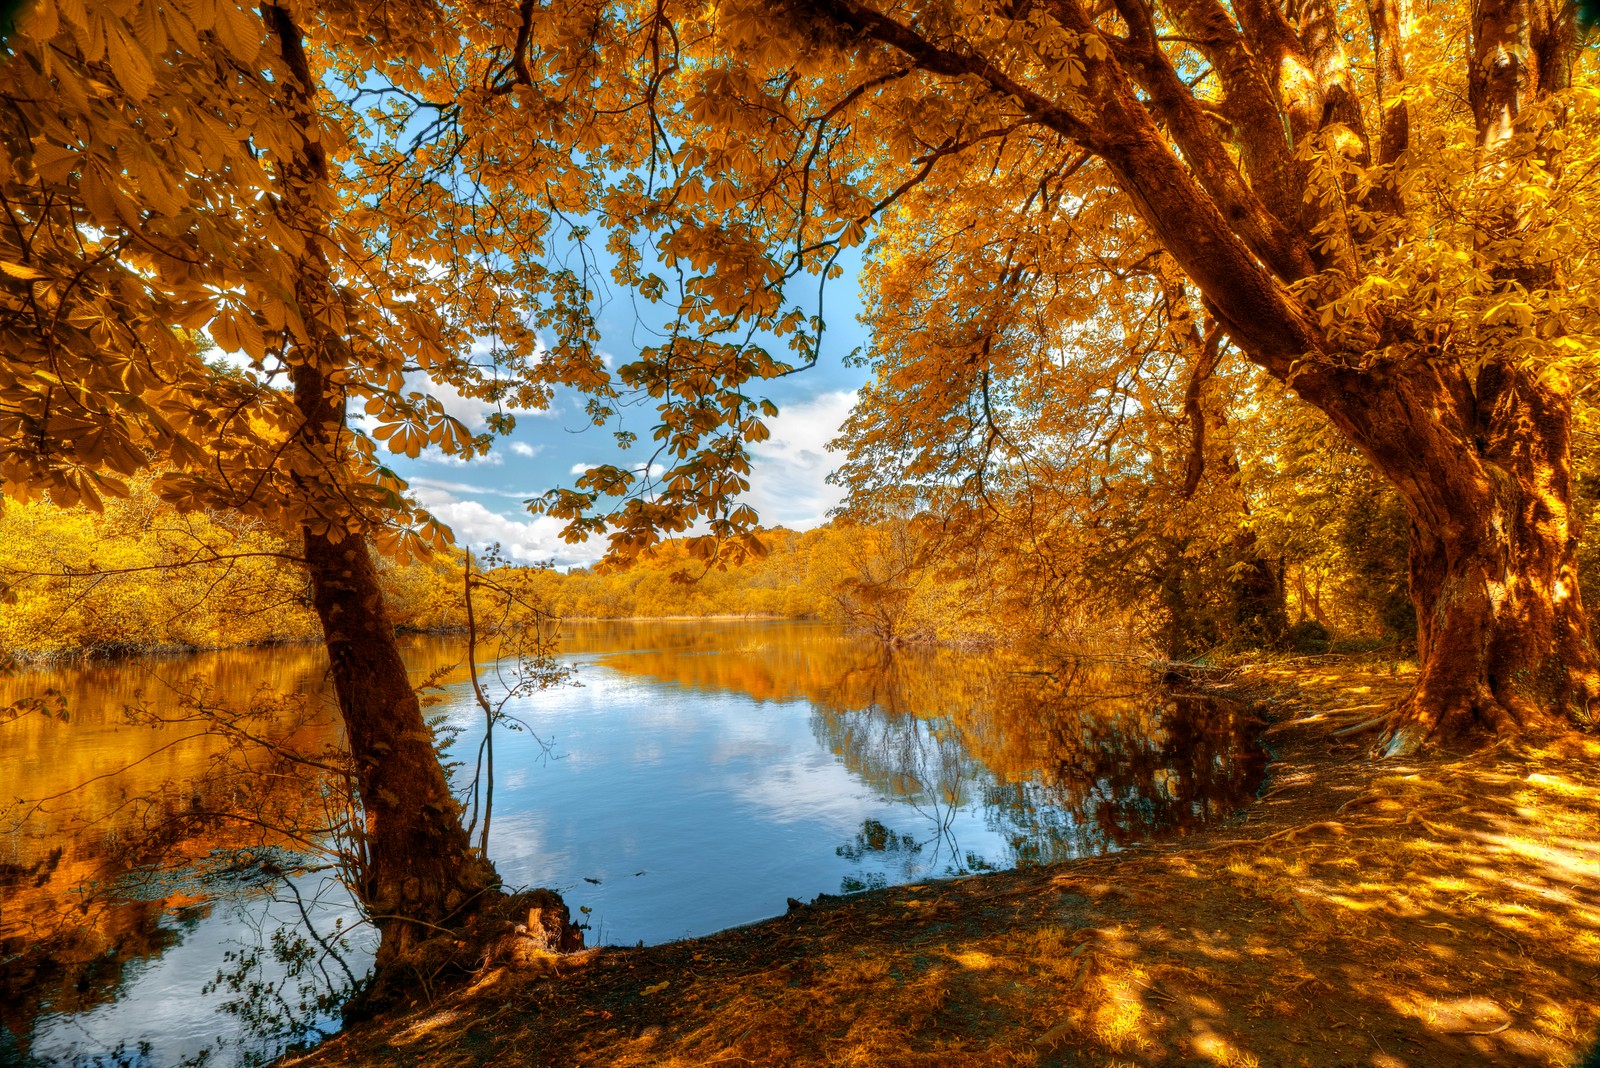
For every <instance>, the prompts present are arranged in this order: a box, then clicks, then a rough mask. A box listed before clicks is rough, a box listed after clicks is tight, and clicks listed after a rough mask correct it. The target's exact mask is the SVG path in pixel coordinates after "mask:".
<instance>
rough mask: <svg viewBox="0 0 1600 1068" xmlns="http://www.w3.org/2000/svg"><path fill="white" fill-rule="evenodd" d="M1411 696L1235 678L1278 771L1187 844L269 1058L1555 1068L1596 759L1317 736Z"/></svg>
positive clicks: (1586, 962)
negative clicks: (1435, 754)
mask: <svg viewBox="0 0 1600 1068" xmlns="http://www.w3.org/2000/svg"><path fill="white" fill-rule="evenodd" d="M1408 682H1409V680H1408V679H1406V678H1405V677H1404V676H1403V675H1395V674H1393V673H1391V670H1390V668H1389V666H1388V665H1367V666H1361V665H1351V664H1340V663H1318V662H1316V661H1302V662H1298V663H1290V664H1278V665H1272V664H1265V665H1261V666H1257V667H1254V668H1250V669H1247V670H1245V671H1243V672H1241V673H1240V675H1239V676H1238V677H1236V678H1235V679H1234V680H1233V681H1232V683H1231V687H1232V689H1233V691H1234V692H1235V693H1236V694H1238V695H1239V696H1241V697H1243V698H1245V699H1248V700H1251V701H1253V702H1255V703H1256V704H1257V707H1258V708H1259V709H1260V710H1261V713H1262V715H1263V718H1264V719H1265V720H1266V721H1268V724H1269V725H1266V726H1265V735H1264V737H1265V741H1266V742H1267V744H1268V745H1270V746H1271V748H1272V750H1273V754H1274V758H1275V762H1274V764H1273V765H1272V767H1271V768H1270V770H1269V778H1268V781H1267V784H1266V785H1265V787H1264V788H1263V796H1262V799H1261V801H1260V802H1258V803H1257V804H1255V805H1253V806H1252V807H1250V808H1249V809H1248V810H1246V811H1244V812H1242V813H1241V814H1239V815H1238V816H1236V817H1235V818H1234V819H1233V820H1231V821H1229V823H1227V824H1225V825H1223V826H1220V827H1216V828H1213V829H1211V830H1208V831H1206V832H1204V833H1201V834H1196V835H1193V836H1191V837H1189V838H1186V839H1182V840H1179V841H1176V842H1166V843H1161V844H1157V845H1152V846H1147V847H1142V848H1138V849H1133V850H1129V851H1127V852H1124V853H1121V854H1116V855H1112V856H1106V857H1098V858H1092V859H1086V860H1080V861H1074V862H1070V863H1066V864H1061V865H1055V866H1051V867H1045V868H1035V869H1029V870H1023V871H1015V872H1003V873H998V874H989V875H983V876H978V877H974V878H967V879H961V880H955V881H949V882H929V883H926V884H922V885H919V886H909V887H890V888H888V889H885V890H880V891H875V892H871V893H866V894H861V895H858V896H852V897H849V898H843V899H828V900H824V901H821V902H819V903H816V904H812V905H804V906H800V907H798V908H795V909H792V910H791V912H790V914H789V915H788V916H783V917H779V918H776V919H773V920H769V921H766V922H764V923H760V924H756V925H753V926H750V927H744V928H738V929H735V930H731V931H725V932H722V933H720V934H716V935H712V936H709V937H706V938H701V939H694V940H690V941H684V942H675V943H669V944H666V945H660V946H652V947H647V948H640V949H618V948H609V947H608V948H605V949H601V950H598V951H589V952H586V953H583V954H578V955H574V956H572V957H567V958H560V959H558V960H555V961H546V962H544V963H543V965H542V966H540V967H535V968H531V969H526V968H525V969H521V970H513V969H506V968H496V969H492V970H489V971H487V972H485V973H482V974H481V975H480V976H479V977H478V979H477V981H476V982H475V983H474V984H473V985H471V986H469V987H466V988H462V989H457V990H453V991H447V992H446V991H435V992H434V1000H433V1001H432V1003H431V1004H429V1005H427V1006H425V1007H421V1008H415V1009H412V1010H409V1011H406V1012H400V1013H394V1014H391V1015H389V1016H387V1017H383V1018H379V1019H377V1020H374V1021H369V1022H367V1023H365V1024H362V1025H359V1026H357V1027H355V1028H353V1029H352V1030H350V1031H349V1032H347V1033H345V1034H343V1035H340V1036H338V1037H336V1038H334V1039H332V1040H330V1041H329V1042H327V1043H325V1044H324V1045H323V1046H322V1047H320V1048H319V1049H317V1050H315V1051H313V1052H312V1053H311V1054H309V1055H306V1056H304V1057H301V1058H298V1059H293V1060H290V1061H288V1062H286V1063H288V1064H293V1065H297V1066H306V1068H309V1066H312V1065H316V1066H335V1065H342V1066H351V1068H367V1066H372V1068H376V1066H378V1065H384V1066H388V1065H428V1066H440V1068H444V1066H467V1065H485V1064H494V1063H505V1064H518V1065H551V1066H557V1065H560V1066H567V1065H616V1066H632V1065H640V1066H642V1065H661V1066H679V1065H681V1066H689V1065H695V1066H699V1065H716V1064H723V1065H730V1066H731V1065H761V1066H769V1065H770V1066H774V1068H778V1066H791V1065H792V1066H800V1065H863V1066H869V1065H870V1066H885V1068H899V1066H903V1068H912V1066H930V1068H931V1066H934V1065H972V1066H989V1065H996V1066H998V1065H1036V1066H1046V1065H1105V1066H1110V1065H1158V1064H1214V1065H1227V1066H1241V1068H1242V1066H1247V1065H1263V1066H1278V1065H1305V1066H1317V1068H1323V1066H1336V1065H1351V1066H1354V1065H1363V1066H1373V1068H1395V1066H1399V1065H1418V1066H1439V1068H1445V1066H1457V1065H1478V1064H1483V1065H1491V1064H1492V1065H1529V1066H1533V1065H1539V1066H1550V1065H1563V1066H1564V1065H1571V1064H1575V1063H1578V1060H1579V1058H1580V1057H1581V1056H1582V1055H1584V1054H1586V1053H1588V1052H1589V1049H1590V1046H1591V1045H1592V1044H1593V1043H1594V1042H1595V1033H1596V1026H1597V1023H1600V981H1597V975H1596V964H1595V962H1596V960H1597V959H1600V843H1597V841H1596V838H1597V835H1600V830H1597V828H1600V803H1597V800H1596V799H1597V798H1600V771H1597V764H1600V741H1597V740H1596V739H1594V738H1593V737H1570V738H1565V739H1561V740H1559V741H1557V742H1554V743H1549V744H1547V745H1545V746H1543V747H1542V748H1537V749H1536V748H1531V747H1522V748H1513V747H1500V748H1496V749H1492V750H1488V751H1485V752H1482V753H1478V754H1474V755H1471V756H1468V757H1465V758H1461V757H1454V758H1451V757H1439V758H1431V759H1427V760H1420V761H1413V762H1407V763H1404V764H1398V763H1387V764H1373V763H1370V762H1367V761H1365V760H1363V759H1362V756H1363V753H1364V750H1363V749H1362V748H1360V747H1359V744H1358V743H1360V742H1361V741H1362V740H1363V736H1361V735H1354V736H1350V737H1347V738H1338V737H1333V736H1332V735H1333V732H1334V731H1336V730H1339V729H1342V728H1344V727H1348V726H1355V725H1359V724H1360V723H1362V722H1363V721H1365V720H1366V719H1369V718H1370V717H1371V715H1372V710H1373V709H1374V708H1375V707H1376V706H1380V705H1381V704H1383V703H1384V702H1386V701H1389V700H1392V699H1394V698H1395V697H1398V696H1399V695H1400V694H1401V693H1403V692H1404V690H1405V689H1406V687H1407V685H1408ZM706 892H707V893H708V894H714V893H716V892H717V889H716V886H715V884H714V883H708V885H707V887H706ZM1585 1063H1588V1062H1585Z"/></svg>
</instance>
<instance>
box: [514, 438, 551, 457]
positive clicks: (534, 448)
mask: <svg viewBox="0 0 1600 1068" xmlns="http://www.w3.org/2000/svg"><path fill="white" fill-rule="evenodd" d="M509 448H510V449H511V451H512V452H513V453H515V454H516V455H518V456H524V457H533V456H537V455H539V453H540V452H542V451H544V446H543V445H529V444H528V443H527V442H526V441H513V442H512V443H511V445H510V446H509Z"/></svg>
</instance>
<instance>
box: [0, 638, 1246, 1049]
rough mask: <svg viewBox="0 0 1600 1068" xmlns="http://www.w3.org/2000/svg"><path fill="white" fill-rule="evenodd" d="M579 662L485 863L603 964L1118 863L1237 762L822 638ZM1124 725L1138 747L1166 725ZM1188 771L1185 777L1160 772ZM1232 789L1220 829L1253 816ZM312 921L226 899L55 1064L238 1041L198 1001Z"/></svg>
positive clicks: (528, 758) (610, 651) (513, 749)
mask: <svg viewBox="0 0 1600 1068" xmlns="http://www.w3.org/2000/svg"><path fill="white" fill-rule="evenodd" d="M569 648H571V649H572V650H573V651H572V652H570V653H568V654H567V659H569V660H571V661H573V662H576V663H577V664H579V675H578V678H579V681H580V682H581V685H579V686H563V687H558V688H556V689H553V690H549V691H546V692H543V693H539V694H535V695H533V696H531V697H527V698H523V699H519V700H517V701H515V702H513V703H512V704H511V705H509V706H508V707H507V709H506V711H507V712H508V713H509V714H511V715H512V716H514V717H516V718H518V719H520V720H522V721H523V722H525V723H526V724H527V725H528V726H529V727H530V728H531V730H532V732H533V733H532V734H530V733H518V732H513V731H505V732H497V734H496V738H495V794H494V811H493V823H492V833H491V842H490V851H491V854H492V856H493V858H494V860H495V862H496V864H497V865H498V867H499V870H500V872H501V875H502V876H503V877H504V879H505V880H506V882H507V883H508V884H510V885H513V886H516V885H530V886H550V887H554V888H556V889H558V890H560V891H561V892H562V893H563V895H564V896H565V897H566V900H567V902H568V904H569V905H570V906H571V908H572V910H573V915H574V918H575V919H578V920H583V919H585V916H584V914H583V913H582V912H581V911H580V909H581V908H583V907H587V908H588V909H590V910H591V912H590V913H589V915H588V916H587V920H588V922H589V923H590V924H591V930H590V932H589V941H590V943H591V944H597V943H613V944H631V943H633V942H636V941H640V940H643V941H645V942H659V941H665V940H670V939H674V938H680V937H685V936H691V935H698V934H705V933H708V932H711V931H714V930H718V929H721V928H725V927H729V926H734V925H737V924H742V923H747V922H750V921H754V920H758V919H761V918H763V917H767V916H772V915H776V914H779V913H781V912H783V911H784V909H785V902H786V899H787V898H789V897H795V898H800V899H802V900H809V899H810V898H812V897H814V896H815V895H817V894H819V893H839V892H840V891H841V890H842V889H854V888H859V887H862V886H872V885H883V884H884V883H894V882H912V881H917V880H919V879H923V878H930V877H942V876H945V875H950V874H959V873H961V872H964V871H968V870H981V869H983V868H988V867H1007V866H1011V865H1013V864H1015V863H1018V862H1019V861H1020V862H1024V863H1026V862H1032V861H1037V860H1051V859H1059V858H1062V857H1065V856H1071V855H1078V854H1081V853H1084V852H1090V851H1103V850H1105V849H1108V848H1115V846H1116V844H1117V843H1126V842H1128V841H1134V840H1138V839H1140V838H1143V837H1147V836H1148V834H1149V833H1150V832H1151V831H1152V830H1153V829H1156V828H1157V827H1159V826H1160V825H1161V824H1162V823H1163V822H1170V821H1171V820H1172V819H1174V818H1176V819H1178V820H1179V821H1181V820H1182V819H1183V818H1184V817H1183V816H1182V812H1184V811H1195V810H1197V807H1198V808H1199V809H1204V808H1206V807H1207V806H1208V805H1212V802H1211V801H1209V800H1207V799H1206V795H1204V792H1203V788H1204V784H1202V791H1201V793H1200V794H1196V788H1195V786H1194V784H1195V783H1196V782H1198V781H1199V780H1202V779H1207V780H1209V779H1211V778H1215V772H1208V771H1206V770H1204V769H1206V768H1212V767H1216V766H1221V765H1229V763H1230V762H1229V761H1228V760H1226V759H1222V760H1221V765H1219V764H1218V759H1219V757H1218V756H1216V755H1215V754H1213V752H1211V751H1210V749H1209V748H1208V747H1207V746H1204V745H1200V746H1198V747H1194V746H1191V745H1190V744H1189V742H1188V741H1186V740H1184V739H1179V742H1180V744H1178V745H1177V746H1176V747H1173V746H1171V745H1167V744H1166V743H1163V744H1161V745H1151V744H1149V743H1147V742H1144V741H1140V740H1137V739H1136V740H1134V741H1132V742H1130V735H1129V728H1128V727H1127V726H1126V725H1125V726H1123V727H1119V728H1118V730H1120V731H1121V733H1119V734H1114V735H1113V736H1111V741H1110V742H1104V741H1093V740H1091V741H1089V742H1085V741H1083V739H1085V738H1089V737H1090V736H1091V735H1094V733H1095V732H1094V730H1091V729H1090V728H1089V727H1086V726H1085V722H1086V721H1085V720H1084V718H1083V717H1082V715H1081V714H1080V712H1077V711H1073V710H1072V709H1071V708H1070V707H1068V706H1070V705H1071V701H1067V702H1065V704H1063V703H1062V702H1061V701H1059V700H1054V699H1053V700H1054V703H1053V704H1050V705H1049V708H1057V707H1058V706H1059V707H1063V708H1066V709H1067V710H1066V711H1065V712H1050V711H1048V709H1047V708H1046V707H1044V706H1042V705H1041V704H1040V702H1039V700H1038V699H1037V698H1036V697H1035V696H1030V695H1029V694H1027V693H1023V694H1021V696H1020V697H1018V696H1017V695H1015V694H1013V695H1012V697H1011V698H1010V700H1012V701H1013V702H1014V703H1015V702H1016V701H1020V704H1018V705H1017V707H1014V708H1010V709H1003V708H1002V707H1001V706H1002V705H1003V704H1004V700H1003V699H1002V698H999V697H996V696H995V693H996V692H999V691H994V692H991V691H990V690H986V689H985V686H987V685H988V684H987V683H985V682H983V681H982V680H983V679H984V678H985V677H986V676H985V672H984V671H983V670H980V668H982V667H983V666H984V665H985V664H986V663H987V662H986V661H985V660H984V659H983V658H979V657H974V656H968V655H964V654H952V653H938V654H931V653H930V654H895V655H893V656H890V655H889V654H886V653H884V652H883V651H882V650H880V649H879V648H878V647H876V646H874V645H871V644H870V643H864V642H860V641H856V640H853V639H848V638H844V637H842V636H840V635H839V634H838V633H837V632H835V631H832V630H831V629H829V628H824V627H804V626H801V627H795V626H774V625H767V626H762V625H749V624H744V625H727V624H724V625H712V626H705V625H693V626H690V627H687V628H685V627H682V626H680V627H677V628H673V627H671V626H660V625H658V626H656V627H649V626H637V627H632V628H627V627H624V628H617V627H610V628H595V629H593V630H591V631H589V632H585V631H583V630H581V629H580V630H579V631H578V633H577V635H576V640H575V641H574V642H573V643H572V644H571V645H570V646H569ZM260 655H261V656H262V657H263V658H268V657H270V656H271V655H272V654H271V652H270V651H267V652H262V653H261V654H260ZM413 655H414V656H415V657H416V658H417V664H418V665H419V666H420V665H426V666H427V667H430V668H431V667H433V666H436V665H437V664H447V663H450V662H452V661H453V660H459V657H460V650H459V647H458V646H456V645H454V644H452V643H449V642H441V641H432V642H431V644H430V643H429V642H427V641H424V642H419V643H417V644H416V648H415V649H414V650H413ZM235 659H237V658H235ZM493 678H494V677H493V674H492V673H488V674H487V675H486V678H485V683H486V687H487V688H489V689H490V690H491V693H492V692H493V690H494V683H493ZM1063 692H1065V691H1063ZM440 696H441V697H442V701H441V702H440V703H439V704H437V705H435V706H434V707H433V708H432V709H431V710H430V711H431V712H432V713H434V714H442V716H443V718H444V719H445V721H446V722H448V723H449V724H450V725H451V726H452V727H455V728H458V729H459V731H460V733H459V735H458V736H457V737H456V738H455V740H454V742H453V745H452V750H451V755H452V758H453V759H455V760H457V761H461V762H464V763H470V762H471V760H472V759H473V756H474V754H475V753H476V752H477V749H478V745H479V742H480V740H481V736H482V720H481V716H480V714H479V712H478V710H477V707H476V705H475V704H474V703H473V701H472V698H471V691H470V687H469V685H468V683H467V682H466V680H465V679H464V678H463V677H462V675H461V674H460V672H459V671H458V672H456V673H455V674H454V675H452V676H451V680H450V681H449V682H448V683H447V685H446V687H445V690H444V692H443V693H442V694H441V695H440ZM1055 696H1056V698H1059V697H1060V693H1058V694H1056V695H1055ZM880 706H887V707H890V708H895V709H898V710H899V711H898V713H897V714H895V715H885V714H883V713H882V712H880V711H878V710H877V709H878V708H879V707H880ZM991 706H992V707H991ZM1095 707H1096V708H1103V707H1104V705H1103V704H1102V705H1096V706H1095ZM931 713H938V716H939V717H940V718H927V717H928V716H929V714H931ZM1097 715H1098V713H1097ZM1124 715H1125V718H1126V720H1127V723H1129V724H1133V725H1134V728H1133V730H1134V733H1135V734H1137V732H1138V730H1141V729H1143V728H1142V727H1139V726H1138V725H1139V724H1148V722H1149V717H1148V715H1147V714H1145V713H1142V712H1139V711H1138V710H1137V708H1135V709H1134V710H1133V711H1125V713H1124ZM1141 716H1142V717H1143V718H1141ZM79 729H83V728H79ZM1208 729H1210V728H1208ZM535 734H536V735H537V738H536V737H535V736H534V735H535ZM540 740H542V741H543V742H546V743H550V745H551V749H550V751H549V753H548V754H547V753H546V752H545V750H544V748H543V747H542V746H541V744H540ZM969 747H970V749H969ZM1175 754H1176V755H1175ZM1183 754H1188V756H1185V755H1183ZM980 758H981V759H982V760H986V761H989V762H990V763H991V764H992V765H993V767H994V769H995V770H990V769H989V768H986V767H985V766H984V765H983V764H982V763H980V762H979V761H980ZM1174 760H1175V761H1177V762H1178V763H1179V764H1183V765H1184V766H1183V767H1182V768H1177V767H1175V768H1168V767H1166V766H1165V765H1164V764H1163V761H1174ZM1185 761H1187V763H1186V764H1185V763H1184V762H1185ZM1130 769H1131V770H1130ZM1197 769H1199V770H1197ZM470 774H471V769H470V767H466V768H461V769H458V771H457V776H458V779H459V781H462V782H465V781H466V779H467V778H469V777H470ZM1226 778H1228V780H1229V788H1228V791H1227V797H1226V799H1225V800H1226V804H1223V805H1222V806H1221V809H1222V810H1223V811H1225V810H1226V809H1227V808H1229V807H1231V806H1232V805H1233V804H1235V803H1236V802H1237V800H1239V799H1242V798H1243V797H1244V796H1247V795H1246V794H1245V793H1244V789H1247V787H1243V788H1242V787H1241V784H1239V783H1238V782H1236V781H1233V778H1234V776H1233V773H1232V772H1231V771H1230V772H1229V773H1228V775H1227V776H1226ZM64 785H65V784H64ZM1213 785H1214V784H1213ZM1173 813H1177V814H1178V815H1176V816H1174V815H1173ZM343 908H344V909H345V910H346V912H347V911H348V904H345V905H344V906H343ZM336 911H337V910H336ZM291 915H292V905H289V906H282V905H277V906H270V907H269V904H268V902H267V901H266V899H264V898H262V897H260V896H254V897H249V896H247V897H244V898H243V899H241V900H239V901H235V902H231V903H229V902H219V903H217V904H216V905H214V906H213V909H212V911H211V912H210V914H208V915H205V916H203V917H202V918H200V919H199V920H198V922H197V923H195V924H194V926H193V928H192V929H191V930H188V931H187V932H185V933H184V935H183V937H182V941H181V942H180V943H179V944H178V945H176V946H174V947H172V948H169V949H167V950H166V951H165V952H163V953H161V954H160V955H159V956H156V957H154V958H152V959H149V960H147V961H143V962H140V963H139V964H136V965H134V966H133V967H131V968H130V969H129V971H128V973H127V977H126V982H125V984H124V989H123V990H122V996H121V997H120V999H119V1000H117V1001H115V1002H110V1003H107V1004H102V1005H100V1006H98V1007H96V1008H93V1009H90V1010H88V1011H86V1012H83V1013H79V1014H78V1015H76V1016H73V1017H70V1018H63V1017H44V1018H41V1019H40V1020H39V1021H37V1027H36V1031H35V1034H34V1039H33V1048H34V1050H35V1052H36V1053H37V1054H38V1055H40V1056H41V1057H43V1058H44V1059H45V1060H46V1061H47V1062H48V1061H49V1059H51V1058H56V1059H58V1061H59V1060H63V1059H66V1058H68V1057H69V1049H70V1048H71V1047H72V1046H74V1045H76V1046H77V1047H78V1049H79V1050H80V1051H81V1052H91V1051H92V1052H100V1051H104V1050H107V1049H109V1048H111V1047H113V1046H115V1045H116V1043H117V1042H118V1041H120V1040H127V1041H128V1042H129V1044H130V1045H132V1044H133V1043H136V1042H137V1041H138V1040H140V1039H141V1038H149V1039H154V1040H156V1041H157V1042H158V1045H157V1049H156V1051H155V1052H154V1054H153V1055H152V1057H151V1059H150V1062H149V1063H151V1064H153V1065H161V1064H168V1063H173V1062H174V1061H176V1060H179V1059H181V1057H182V1056H185V1055H187V1054H190V1053H192V1052H193V1051H194V1050H195V1049H197V1048H198V1047H199V1046H200V1045H203V1044H204V1043H205V1042H206V1041H208V1040H210V1039H212V1038H213V1037H214V1036H216V1035H218V1034H222V1033H227V1032H228V1031H229V1030H230V1029H231V1028H233V1027H234V1026H235V1025H234V1022H233V1021H232V1020H231V1019H229V1018H226V1017H223V1016H219V1015H217V1014H216V1013H215V1011H214V1008H215V1005H216V1003H217V1002H218V1001H219V1000H220V999H221V995H217V996H215V997H212V998H209V999H208V998H202V997H201V996H200V989H201V987H202V985H203V984H205V983H206V982H207V981H208V980H210V979H212V978H213V977H214V976H215V974H216V972H217V970H218V969H219V968H220V967H223V966H224V961H223V959H222V957H223V953H224V952H225V951H226V950H227V949H229V948H235V949H236V948H238V945H237V943H239V942H243V941H246V940H249V939H251V938H252V937H253V930H254V928H256V927H259V926H261V925H263V924H266V925H268V926H270V925H271V924H273V923H278V922H283V921H284V920H285V919H286V918H288V917H289V916H291ZM326 919H329V920H331V914H330V915H328V916H327V917H326ZM358 956H359V954H358ZM362 959H363V960H364V959H365V958H364V957H363V958H362ZM4 1060H5V1056H4V1051H3V1050H0V1061H4Z"/></svg>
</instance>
